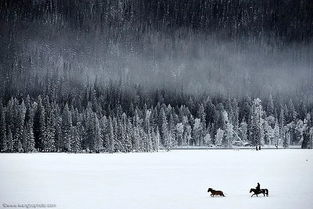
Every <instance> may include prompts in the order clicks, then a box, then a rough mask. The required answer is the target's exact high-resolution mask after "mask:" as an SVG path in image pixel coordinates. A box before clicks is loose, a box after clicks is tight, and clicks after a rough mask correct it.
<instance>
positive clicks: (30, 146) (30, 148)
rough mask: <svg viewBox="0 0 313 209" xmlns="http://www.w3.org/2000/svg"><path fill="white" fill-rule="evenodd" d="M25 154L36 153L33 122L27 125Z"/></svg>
mask: <svg viewBox="0 0 313 209" xmlns="http://www.w3.org/2000/svg"><path fill="white" fill-rule="evenodd" d="M24 130H25V132H24V134H25V142H26V144H25V148H24V151H25V152H34V151H35V138H34V133H33V124H32V122H31V121H28V122H27V123H26V125H25V129H24Z"/></svg>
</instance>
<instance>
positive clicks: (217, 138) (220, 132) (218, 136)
mask: <svg viewBox="0 0 313 209" xmlns="http://www.w3.org/2000/svg"><path fill="white" fill-rule="evenodd" d="M223 138H224V131H223V130H222V129H220V128H219V129H217V132H216V135H215V145H217V146H222V141H223Z"/></svg>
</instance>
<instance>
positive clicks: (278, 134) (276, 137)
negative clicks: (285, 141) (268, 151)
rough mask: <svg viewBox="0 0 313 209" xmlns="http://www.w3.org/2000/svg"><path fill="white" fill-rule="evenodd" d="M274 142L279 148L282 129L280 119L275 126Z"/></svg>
mask: <svg viewBox="0 0 313 209" xmlns="http://www.w3.org/2000/svg"><path fill="white" fill-rule="evenodd" d="M274 144H275V146H276V147H277V148H278V146H279V145H280V130H279V125H278V121H276V123H275V127H274Z"/></svg>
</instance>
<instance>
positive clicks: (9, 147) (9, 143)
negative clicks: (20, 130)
mask: <svg viewBox="0 0 313 209" xmlns="http://www.w3.org/2000/svg"><path fill="white" fill-rule="evenodd" d="M6 138H7V151H8V152H13V136H12V132H11V129H9V131H8V135H7V137H6Z"/></svg>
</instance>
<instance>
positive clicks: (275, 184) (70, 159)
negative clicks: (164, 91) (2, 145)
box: [0, 150, 313, 209]
mask: <svg viewBox="0 0 313 209" xmlns="http://www.w3.org/2000/svg"><path fill="white" fill-rule="evenodd" d="M257 182H260V183H261V188H264V187H266V188H268V189H269V197H267V198H266V197H254V198H251V197H250V194H249V193H248V192H249V189H250V188H251V187H255V186H256V183H257ZM312 183H313V150H262V151H258V152H257V151H255V150H195V151H190V150H186V151H172V152H159V153H129V154H64V153H63V154H56V153H55V154H1V155H0V203H1V206H0V208H3V207H4V205H3V204H7V205H8V204H26V203H51V204H56V208H64V209H71V208H73V209H74V208H75V209H80V208H81V209H87V208H92V209H96V208H107V209H208V208H210V209H214V208H220V209H229V208H232V209H234V208H240V209H251V208H260V209H261V208H262V209H264V208H269V209H294V208H299V209H311V208H313V198H312V197H313V185H312ZM208 187H213V188H215V189H221V190H223V191H224V192H225V194H226V197H225V198H212V197H210V196H209V194H208V193H207V188H208Z"/></svg>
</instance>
